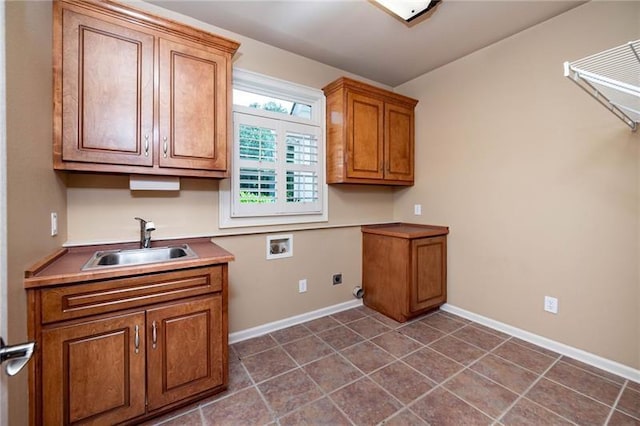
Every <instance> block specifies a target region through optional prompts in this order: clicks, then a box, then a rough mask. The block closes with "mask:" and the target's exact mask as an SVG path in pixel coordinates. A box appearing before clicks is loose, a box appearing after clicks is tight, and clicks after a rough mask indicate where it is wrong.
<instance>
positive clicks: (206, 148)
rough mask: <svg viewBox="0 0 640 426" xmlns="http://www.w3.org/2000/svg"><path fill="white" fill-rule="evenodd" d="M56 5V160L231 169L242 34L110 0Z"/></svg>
mask: <svg viewBox="0 0 640 426" xmlns="http://www.w3.org/2000/svg"><path fill="white" fill-rule="evenodd" d="M53 7H54V24H53V28H54V38H53V40H54V50H53V52H54V53H53V54H54V56H53V63H54V150H53V151H54V168H55V169H59V170H78V171H97V172H115V173H132V174H147V175H171V176H196V177H228V173H229V172H228V170H229V163H230V149H229V145H230V144H229V143H228V140H227V137H228V133H230V131H231V130H230V121H231V115H230V108H229V107H230V105H231V94H230V93H231V56H232V55H233V53H234V52H235V51H236V50H237V49H238V47H239V44H238V43H236V42H234V41H231V40H227V39H225V38H222V37H219V36H216V35H213V34H209V33H206V32H204V31H200V30H197V29H195V28H191V27H188V26H185V25H181V24H179V23H176V22H173V21H170V20H167V19H162V18H159V17H156V16H153V15H150V14H147V13H144V12H141V11H138V10H136V9H132V8H130V7H128V6H124V5H120V4H117V3H115V2H110V1H97V0H82V1H79V0H63V1H55V2H54V6H53Z"/></svg>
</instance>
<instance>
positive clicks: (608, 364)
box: [440, 303, 640, 382]
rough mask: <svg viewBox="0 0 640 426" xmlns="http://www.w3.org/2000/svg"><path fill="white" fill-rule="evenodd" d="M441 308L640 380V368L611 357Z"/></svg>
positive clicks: (445, 306)
mask: <svg viewBox="0 0 640 426" xmlns="http://www.w3.org/2000/svg"><path fill="white" fill-rule="evenodd" d="M440 309H442V310H443V311H446V312H450V313H452V314H455V315H458V316H461V317H463V318H466V319H469V320H471V321H474V322H477V323H478V324H482V325H485V326H487V327H489V328H493V329H494V330H498V331H501V332H503V333H507V334H510V335H512V336H515V337H518V338H520V339H522V340H526V341H527V342H529V343H533V344H535V345H538V346H542V347H543V348H546V349H549V350H552V351H554V352H557V353H559V354H562V355H566V356H568V357H571V358H574V359H577V360H578V361H582V362H584V363H585V364H589V365H592V366H594V367H597V368H600V369H602V370H605V371H608V372H610V373H613V374H617V375H618V376H621V377H624V378H626V379H629V380H633V381H634V382H640V370H637V369H635V368H632V367H629V366H627V365H624V364H620V363H618V362H615V361H611V360H610V359H607V358H603V357H601V356H598V355H594V354H592V353H590V352H586V351H583V350H582V349H578V348H574V347H573V346H569V345H565V344H564V343H560V342H556V341H555V340H551V339H547V338H546V337H542V336H539V335H537V334H534V333H530V332H528V331H525V330H522V329H520V328H517V327H513V326H510V325H508V324H505V323H503V322H500V321H496V320H493V319H491V318H487V317H484V316H482V315H478V314H474V313H473V312H470V311H467V310H465V309H462V308H458V307H457V306H454V305H450V304H448V303H445V304H444V305H442V306H440Z"/></svg>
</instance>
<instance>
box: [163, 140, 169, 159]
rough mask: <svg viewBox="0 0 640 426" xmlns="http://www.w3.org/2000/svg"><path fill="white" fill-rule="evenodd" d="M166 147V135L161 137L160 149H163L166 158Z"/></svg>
mask: <svg viewBox="0 0 640 426" xmlns="http://www.w3.org/2000/svg"><path fill="white" fill-rule="evenodd" d="M168 148H169V147H168V146H167V137H166V136H165V137H164V138H162V151H163V155H164V158H167V149H168Z"/></svg>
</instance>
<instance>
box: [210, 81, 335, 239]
mask: <svg viewBox="0 0 640 426" xmlns="http://www.w3.org/2000/svg"><path fill="white" fill-rule="evenodd" d="M233 104H234V105H233V165H232V172H231V179H227V180H225V181H222V182H221V184H220V227H221V228H228V227H239V226H258V225H278V224H288V223H304V222H320V221H326V220H327V213H326V210H327V209H326V205H327V199H326V185H325V183H324V180H325V179H324V155H325V150H324V146H325V143H324V129H323V124H324V94H323V93H322V92H321V91H319V90H316V89H310V88H307V87H303V86H299V85H296V84H293V83H288V82H284V81H282V80H277V79H273V78H270V77H266V76H262V75H259V74H255V73H250V72H247V71H243V70H234V88H233Z"/></svg>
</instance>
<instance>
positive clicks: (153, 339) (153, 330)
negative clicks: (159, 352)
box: [151, 321, 158, 349]
mask: <svg viewBox="0 0 640 426" xmlns="http://www.w3.org/2000/svg"><path fill="white" fill-rule="evenodd" d="M151 343H152V345H151V346H152V347H153V349H155V348H156V344H157V343H158V326H157V325H156V322H155V321H154V322H153V323H152V324H151Z"/></svg>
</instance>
